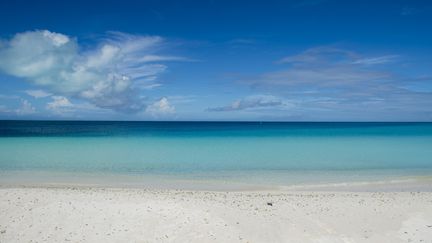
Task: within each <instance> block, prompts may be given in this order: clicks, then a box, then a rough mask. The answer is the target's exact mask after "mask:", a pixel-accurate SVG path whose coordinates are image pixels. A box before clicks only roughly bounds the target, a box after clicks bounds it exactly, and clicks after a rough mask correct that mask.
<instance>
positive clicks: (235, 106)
mask: <svg viewBox="0 0 432 243" xmlns="http://www.w3.org/2000/svg"><path fill="white" fill-rule="evenodd" d="M290 106H292V104H289V103H287V102H284V101H283V100H282V99H280V98H278V97H275V96H272V95H253V96H248V97H245V98H243V99H239V100H236V101H234V102H232V103H231V104H230V105H227V106H220V107H214V108H208V109H207V111H239V110H247V109H258V108H275V107H279V108H281V107H285V108H287V107H290Z"/></svg>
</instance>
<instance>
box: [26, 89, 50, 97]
mask: <svg viewBox="0 0 432 243" xmlns="http://www.w3.org/2000/svg"><path fill="white" fill-rule="evenodd" d="M25 93H26V94H28V95H30V96H32V97H33V98H36V99H39V98H45V97H48V96H51V95H52V94H51V93H48V92H46V91H43V90H41V89H36V90H26V91H25Z"/></svg>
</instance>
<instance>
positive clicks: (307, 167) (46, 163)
mask: <svg viewBox="0 0 432 243" xmlns="http://www.w3.org/2000/svg"><path fill="white" fill-rule="evenodd" d="M0 171H2V172H7V171H55V172H73V173H101V172H102V173H122V174H135V175H136V174H142V175H146V174H147V175H157V174H166V175H179V176H185V175H188V176H191V177H212V176H213V177H215V178H216V177H223V176H224V175H240V174H241V175H247V174H249V175H254V176H253V177H255V178H256V177H260V176H262V177H263V178H264V176H265V175H270V174H271V173H274V172H275V171H276V172H278V173H277V174H278V176H279V177H281V178H284V177H290V176H289V175H294V174H296V173H297V174H301V173H303V174H305V173H310V172H311V171H313V173H315V174H317V173H318V174H319V172H323V174H324V172H325V173H329V172H337V173H338V174H343V172H344V171H345V172H346V173H345V174H346V175H348V174H350V175H352V174H355V173H354V172H359V174H361V173H362V174H368V173H365V172H367V171H371V172H372V171H373V172H374V173H377V171H380V172H379V173H378V174H380V175H382V174H383V173H384V174H386V172H388V173H387V174H390V175H391V174H398V175H404V174H407V175H408V174H422V175H429V174H430V171H432V123H259V122H256V123H255V122H249V123H247V122H66V121H57V122H41V121H1V122H0ZM284 172H286V173H284ZM431 175H432V174H431ZM234 177H235V176H234ZM291 177H292V176H291ZM261 179H262V178H261Z"/></svg>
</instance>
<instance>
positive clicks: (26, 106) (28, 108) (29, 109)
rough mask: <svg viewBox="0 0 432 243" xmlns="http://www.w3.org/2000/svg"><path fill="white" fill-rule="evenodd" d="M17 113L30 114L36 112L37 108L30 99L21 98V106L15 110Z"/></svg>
mask: <svg viewBox="0 0 432 243" xmlns="http://www.w3.org/2000/svg"><path fill="white" fill-rule="evenodd" d="M15 112H16V114H17V115H30V114H34V113H36V109H35V108H34V107H33V105H32V104H31V103H30V102H29V101H28V100H24V99H22V100H21V106H20V107H19V108H18V109H16V110H15Z"/></svg>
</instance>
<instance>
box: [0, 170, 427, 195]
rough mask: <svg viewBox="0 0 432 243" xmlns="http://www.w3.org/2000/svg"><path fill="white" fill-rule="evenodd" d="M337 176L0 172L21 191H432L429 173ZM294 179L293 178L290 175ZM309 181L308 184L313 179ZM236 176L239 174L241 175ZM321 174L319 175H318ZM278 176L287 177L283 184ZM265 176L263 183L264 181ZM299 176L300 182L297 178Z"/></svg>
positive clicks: (1, 183) (2, 183) (0, 179)
mask: <svg viewBox="0 0 432 243" xmlns="http://www.w3.org/2000/svg"><path fill="white" fill-rule="evenodd" d="M338 173H340V174H331V173H328V174H325V173H321V172H319V173H316V172H315V173H312V174H305V173H303V174H302V173H299V174H296V172H291V173H290V174H288V173H278V174H270V173H269V174H252V175H248V177H243V178H242V177H240V176H238V177H235V174H233V175H229V176H227V175H226V174H225V175H224V176H220V177H217V175H218V174H215V175H216V176H215V175H214V174H213V175H211V176H207V177H206V176H205V175H199V176H197V175H194V177H191V176H184V175H183V176H181V174H179V175H174V174H171V175H167V174H119V173H117V174H115V173H76V172H52V171H1V170H0V188H14V187H15V188H20V187H29V188H32V187H41V188H43V187H64V188H68V187H81V188H86V187H91V188H124V189H128V188H138V189H153V190H159V189H162V190H170V189H172V190H190V191H216V192H217V191H221V192H223V191H346V192H355V191H365V192H380V191H382V192H385V191H389V192H392V191H395V192H397V191H405V192H407V191H408V192H410V191H413V192H416V191H423V192H432V175H430V174H429V172H426V173H424V174H418V173H417V174H405V175H402V174H395V175H392V174H390V173H389V172H385V173H383V172H382V171H379V173H376V172H375V174H374V173H364V172H363V174H359V173H357V172H354V173H353V172H348V173H346V174H344V172H338ZM293 175H294V176H297V177H296V178H294V179H292V178H290V176H291V177H292V176H293ZM315 175H316V177H315V178H313V180H309V178H312V177H313V176H315ZM241 176H244V174H242V175H241ZM319 176H321V177H319ZM283 177H288V179H286V180H282V179H284V178H283ZM267 178H268V180H267ZM275 178H276V179H275ZM299 178H301V180H299Z"/></svg>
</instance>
